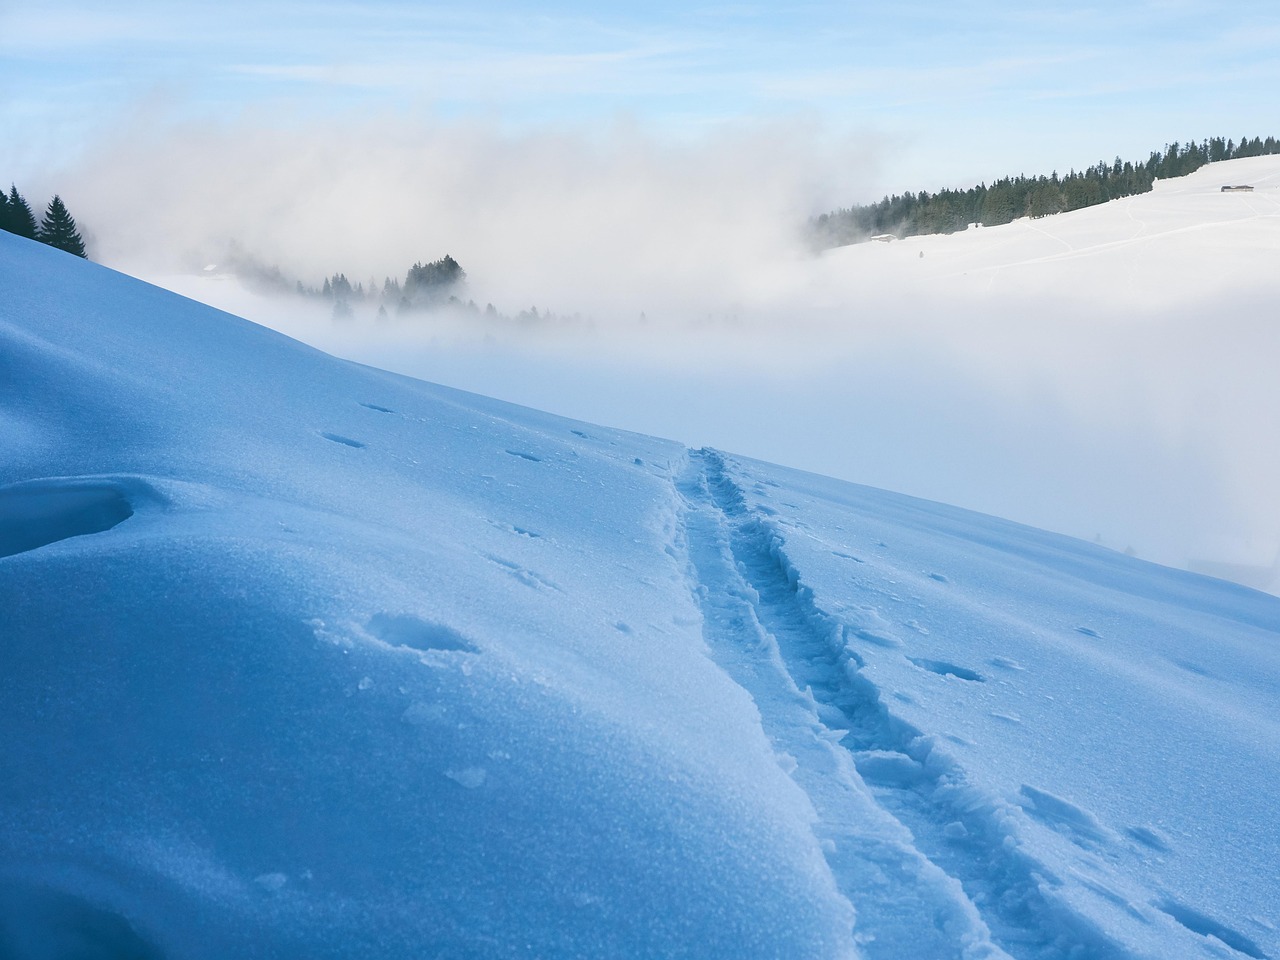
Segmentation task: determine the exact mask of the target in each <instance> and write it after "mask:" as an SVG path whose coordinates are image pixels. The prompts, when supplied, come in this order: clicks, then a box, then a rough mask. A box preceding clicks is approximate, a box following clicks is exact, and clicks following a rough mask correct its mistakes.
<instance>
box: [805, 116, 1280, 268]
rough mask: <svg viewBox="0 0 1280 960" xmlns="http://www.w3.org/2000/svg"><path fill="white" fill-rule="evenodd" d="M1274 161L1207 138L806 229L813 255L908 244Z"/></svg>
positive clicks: (895, 201)
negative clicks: (1200, 173)
mask: <svg viewBox="0 0 1280 960" xmlns="http://www.w3.org/2000/svg"><path fill="white" fill-rule="evenodd" d="M1274 153H1280V142H1277V140H1276V138H1275V137H1267V138H1266V139H1265V140H1264V139H1263V138H1261V137H1254V138H1253V139H1252V140H1250V139H1249V138H1247V137H1245V138H1242V139H1241V140H1240V142H1239V143H1236V142H1235V141H1233V140H1224V139H1223V138H1221V137H1215V138H1213V139H1209V140H1202V141H1200V142H1199V143H1194V142H1190V143H1186V144H1181V143H1176V142H1175V143H1171V144H1168V145H1167V146H1166V147H1165V148H1164V149H1163V150H1155V151H1152V153H1151V155H1150V156H1149V157H1148V158H1147V160H1146V161H1145V162H1141V163H1132V162H1127V161H1123V160H1121V159H1120V158H1119V157H1116V158H1115V160H1114V161H1113V162H1111V163H1107V162H1106V161H1105V160H1100V161H1098V163H1096V164H1095V165H1094V166H1091V167H1088V168H1087V169H1085V170H1080V171H1076V170H1072V171H1070V172H1069V173H1067V174H1066V176H1059V175H1058V173H1057V171H1055V172H1054V173H1053V174H1051V175H1050V176H1047V177H1046V176H1043V175H1042V176H1038V177H1027V176H1022V175H1019V176H1016V177H1005V178H1003V179H1001V180H997V181H995V182H994V183H991V184H989V185H988V184H985V183H983V184H979V185H978V186H976V187H970V188H969V189H967V190H940V191H938V192H937V193H932V194H931V193H928V192H927V191H924V190H921V191H920V192H919V193H904V194H902V195H901V196H899V195H896V194H895V195H894V196H891V197H885V198H884V199H883V200H881V201H880V202H879V203H872V204H867V205H865V206H853V207H845V208H842V209H839V210H835V211H833V212H831V213H824V214H822V215H821V216H819V217H815V218H814V219H813V220H811V221H810V223H809V228H810V238H811V242H812V243H813V245H814V247H815V248H817V249H827V248H830V247H839V246H845V245H847V244H851V243H858V242H860V241H863V240H868V239H870V238H871V237H874V236H886V235H887V236H894V237H899V238H900V237H911V236H917V235H920V234H928V233H955V232H956V231H959V230H964V229H965V228H966V227H968V226H969V224H971V223H980V224H983V225H984V226H989V227H990V226H996V225H998V224H1002V223H1009V222H1011V221H1013V220H1016V219H1018V218H1019V217H1044V216H1049V215H1050V214H1054V213H1065V212H1066V211H1068V210H1078V209H1080V208H1081V207H1090V206H1093V205H1095V204H1099V203H1106V202H1107V201H1108V200H1116V199H1119V198H1120V197H1128V196H1133V195H1134V194H1139V193H1147V192H1148V191H1150V190H1151V185H1152V184H1153V183H1154V182H1155V181H1156V180H1169V179H1172V178H1174V177H1184V176H1186V175H1187V174H1189V173H1192V172H1193V171H1195V170H1198V169H1200V168H1201V167H1203V166H1204V165H1205V164H1207V163H1215V162H1217V161H1219V160H1236V159H1239V158H1241V157H1260V156H1265V155H1269V154H1274Z"/></svg>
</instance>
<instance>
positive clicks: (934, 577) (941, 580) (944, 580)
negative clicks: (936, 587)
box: [929, 573, 951, 583]
mask: <svg viewBox="0 0 1280 960" xmlns="http://www.w3.org/2000/svg"><path fill="white" fill-rule="evenodd" d="M929 579H930V580H937V581H938V582H939V583H950V582H951V581H950V580H948V579H947V578H946V577H945V576H943V575H942V574H940V573H931V574H929Z"/></svg>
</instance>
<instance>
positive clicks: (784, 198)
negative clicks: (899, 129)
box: [59, 118, 875, 323]
mask: <svg viewBox="0 0 1280 960" xmlns="http://www.w3.org/2000/svg"><path fill="white" fill-rule="evenodd" d="M874 156H875V151H874V148H873V145H872V144H869V143H868V144H859V143H851V142H846V143H843V144H835V145H833V144H831V143H829V142H827V141H826V140H825V139H824V138H823V136H822V135H821V133H820V132H819V131H818V130H816V129H814V128H810V127H807V126H805V125H804V124H800V123H795V124H785V123H779V124H776V125H750V126H743V127H740V128H734V129H728V128H725V129H719V130H716V131H709V132H707V133H706V134H705V135H704V136H701V137H698V138H695V139H692V140H690V141H689V142H685V143H673V142H671V141H670V140H663V139H659V138H656V137H654V136H650V135H647V134H646V133H644V132H643V131H641V130H640V129H639V128H637V127H635V126H633V125H630V124H627V123H626V122H623V121H619V122H618V123H617V124H616V125H614V126H613V127H612V128H611V129H608V130H605V131H600V132H594V133H588V132H584V131H575V130H569V129H566V130H562V131H555V130H537V131H531V132H504V131H502V130H500V129H498V128H497V127H495V126H492V125H485V124H468V123H454V124H428V123H409V122H405V121H404V120H403V118H401V119H387V120H378V121H355V120H353V121H351V122H350V123H348V124H347V125H345V126H339V127H338V128H336V129H335V127H333V126H325V127H323V128H315V127H307V126H301V127H297V128H289V127H288V126H285V127H281V126H280V124H279V122H278V121H276V120H273V121H272V122H270V123H262V124H258V123H255V122H252V121H246V122H244V123H242V124H238V125H230V126H221V127H218V126H213V127H195V128H190V129H175V128H164V127H161V128H160V129H158V130H153V129H152V128H151V127H150V126H149V125H147V124H143V125H141V126H140V127H139V128H138V129H134V130H129V131H125V132H122V133H120V134H119V135H118V136H116V137H114V138H113V139H112V140H110V141H108V142H106V143H103V144H100V145H98V146H97V147H96V148H95V149H94V150H93V151H92V154H91V156H90V157H89V159H87V160H86V161H85V162H83V163H81V164H78V165H76V166H73V167H71V168H69V169H67V170H65V171H62V172H61V173H59V178H60V180H61V182H62V187H61V189H62V190H63V193H64V195H66V196H69V197H74V202H75V209H76V211H77V216H78V217H79V219H80V220H81V222H82V223H83V224H85V225H86V226H91V227H92V228H93V232H94V235H93V236H92V238H91V239H92V245H93V256H94V258H95V259H97V260H99V261H101V262H103V263H106V264H108V265H111V266H117V267H120V268H122V269H126V270H131V271H140V272H147V273H151V274H157V273H179V272H195V271H198V270H200V269H203V268H204V267H206V266H216V267H218V268H221V267H223V266H225V265H226V264H227V263H228V261H229V260H231V259H236V260H238V261H240V262H241V263H242V264H253V265H257V266H259V267H261V268H264V269H266V270H271V269H278V270H279V271H280V274H281V276H282V277H283V278H285V280H286V281H287V282H288V284H289V285H290V286H291V285H292V284H293V282H294V281H298V280H300V281H301V282H302V283H303V284H304V285H306V286H314V287H316V288H319V287H320V285H321V283H322V282H323V280H324V278H326V277H329V276H330V275H332V274H335V273H343V274H344V275H345V276H346V277H347V278H349V280H350V281H351V283H352V284H353V285H354V284H355V283H357V282H361V283H364V284H366V286H367V285H368V284H369V283H370V282H371V281H372V282H373V283H376V284H377V285H378V286H379V288H380V287H381V285H382V283H383V280H384V279H385V278H387V277H391V278H392V279H399V280H400V281H401V282H403V280H404V277H405V272H406V270H407V269H408V268H409V266H410V265H411V264H413V263H415V262H418V261H423V262H428V261H432V260H435V259H437V258H440V257H443V256H444V255H446V254H448V255H451V256H452V257H454V258H455V259H456V260H458V261H459V262H460V263H461V264H462V266H463V268H464V269H465V270H466V271H467V274H468V283H467V290H466V294H465V298H469V299H474V300H475V301H476V302H477V303H478V304H479V305H480V306H481V307H483V306H484V305H485V304H486V303H493V304H495V306H496V308H497V309H498V310H500V311H502V312H504V313H507V314H511V315H514V314H516V313H518V312H519V311H521V310H526V309H528V308H530V307H536V308H538V309H539V310H541V311H545V310H552V311H555V312H557V313H561V314H566V315H572V314H579V315H583V316H589V317H591V318H593V319H596V320H599V321H601V322H606V323H609V322H617V321H626V320H631V319H634V318H637V317H638V316H640V315H641V314H651V313H655V312H656V313H666V314H674V313H680V314H682V315H693V316H696V315H705V314H708V313H710V314H717V313H722V312H724V311H725V310H726V309H732V308H733V306H734V304H735V300H736V298H739V297H744V296H745V297H747V298H753V297H758V296H768V295H769V292H770V290H771V289H772V286H773V285H775V284H776V283H777V282H778V281H777V280H776V279H775V278H774V276H773V271H772V270H770V269H769V265H781V264H784V263H786V262H787V261H789V260H793V259H795V258H796V257H799V256H803V255H805V249H804V243H803V240H802V237H801V233H802V230H803V228H804V225H805V222H806V219H807V218H808V217H809V216H810V215H811V214H814V213H818V212H821V211H823V210H825V209H827V208H829V207H830V206H831V205H834V204H835V203H836V202H837V200H838V199H839V198H841V197H845V196H848V194H849V192H850V191H851V189H852V188H853V184H854V183H855V182H857V181H859V180H865V179H866V174H867V171H868V170H870V169H871V168H872V167H873V165H874V164H873V160H874Z"/></svg>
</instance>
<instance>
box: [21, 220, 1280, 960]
mask: <svg viewBox="0 0 1280 960" xmlns="http://www.w3.org/2000/svg"><path fill="white" fill-rule="evenodd" d="M0 291H2V292H3V298H2V300H0V370H2V371H3V378H2V379H0V390H3V394H0V396H3V401H2V405H0V445H2V448H3V449H4V450H5V454H6V455H5V457H4V458H3V460H2V461H0V610H3V611H4V615H3V619H2V620H0V657H2V658H3V659H2V660H0V667H2V670H0V717H2V723H3V729H4V730H5V731H6V735H5V737H4V738H2V739H0V762H3V766H4V769H5V770H6V771H8V773H7V775H6V777H5V779H4V780H3V781H2V782H3V787H2V788H0V956H4V957H15V958H23V960H36V958H49V957H66V956H101V957H124V956H147V957H166V958H203V957H210V958H212V957H229V956H264V957H277V956H279V957H285V956H309V957H330V956H331V957H375V956H376V957H380V958H384V957H421V956H483V957H503V956H540V957H552V956H555V957H575V956H582V957H586V956H591V957H601V956H628V957H643V956H653V957H658V956H663V957H666V956H697V957H718V956H734V957H743V956H746V957H815V958H816V957H840V956H848V957H853V956H865V957H921V958H935V957H1002V956H1012V957H1017V958H1031V957H1069V956H1071V957H1074V956H1098V957H1130V956H1133V957H1151V958H1156V957H1170V956H1179V957H1202V956H1203V957H1223V956H1239V955H1244V956H1253V957H1262V956H1271V957H1280V930H1278V929H1277V924H1280V914H1278V913H1277V911H1276V907H1275V902H1276V901H1277V900H1280V897H1278V896H1277V894H1280V880H1278V879H1277V867H1276V865H1277V863H1280V830H1278V828H1277V823H1278V822H1280V817H1277V813H1278V812H1280V811H1278V810H1277V804H1276V801H1275V798H1274V793H1273V791H1274V784H1275V783H1276V782H1278V775H1280V727H1278V726H1277V723H1276V720H1275V717H1274V705H1275V703H1276V702H1277V694H1278V693H1280V650H1278V649H1277V646H1276V638H1277V631H1278V629H1280V600H1277V599H1276V598H1273V597H1269V596H1265V595H1262V594H1257V593H1253V592H1250V591H1248V590H1245V589H1243V588H1239V587H1235V586H1230V585H1227V584H1224V583H1221V582H1218V581H1212V580H1207V579H1204V578H1199V577H1195V576H1192V575H1189V574H1181V573H1176V572H1173V571H1170V570H1167V569H1164V568H1160V567H1155V566H1152V565H1149V564H1144V563H1141V562H1139V561H1135V560H1130V559H1127V558H1125V557H1123V556H1120V555H1118V554H1114V553H1111V552H1109V551H1103V550H1099V549H1096V548H1093V547H1089V546H1086V545H1084V544H1081V543H1079V542H1077V541H1071V540H1066V539H1063V538H1060V537H1056V536H1052V535H1049V534H1045V533H1041V532H1038V531H1035V530H1031V529H1028V528H1025V527H1019V526H1016V525H1013V524H1009V523H1006V522H1003V521H999V520H994V519H991V518H988V517H982V516H979V515H976V514H970V513H965V512H963V511H958V510H954V509H951V508H945V507H941V506H938V505H935V504H930V503H925V502H923V501H916V500H911V499H908V498H904V497H899V496H895V495H892V494H887V493H882V492H878V491H874V490H870V489H867V488H863V487H856V486H852V485H849V484H846V483H841V482H838V481H834V480H826V479H823V478H819V477H815V476H812V475H809V474H802V473H797V472H794V471H789V470H786V469H783V468H781V467H774V466H770V465H767V464H762V463H759V462H754V461H748V460H739V459H734V458H732V457H729V456H726V455H722V454H719V453H716V452H713V451H690V450H686V449H684V448H683V447H681V446H679V445H676V444H672V443H670V442H667V441H662V440H657V439H653V438H649V437H643V436H638V435H634V434H626V433H621V432H618V431H612V430H606V429H602V428H599V427H594V426H590V425H587V424H582V423H575V422H572V421H566V420H563V419H560V418H557V417H553V416H549V415H545V414H539V413H536V412H534V411H531V410H527V409H522V408H518V407H513V406H510V405H507V404H502V403H499V402H496V401H492V400H486V399H484V398H482V397H478V396H474V395H468V394H463V393H459V392H457V391H453V390H448V389H445V388H441V387H436V386H432V385H430V384H425V383H421V382H417V381H413V380H409V379H406V378H403V377H399V376H395V375H392V374H388V373H384V372H381V371H378V370H375V369H372V368H368V367H362V366H358V365H355V364H351V363H348V362H345V361H339V360H335V359H333V358H331V357H328V356H326V355H324V354H321V353H319V352H317V351H315V350H312V349H310V348H308V347H304V346H302V345H300V344H298V343H296V342H294V341H291V340H289V339H287V338H285V337H283V336H281V335H279V334H276V333H272V332H270V331H267V330H265V329H263V328H260V327H256V326H254V325H252V324H250V323H247V322H245V321H242V320H238V319H236V318H234V317H230V316H228V315H225V314H220V313H217V312H216V311H213V310H211V309H209V308H207V307H204V306H201V305H199V304H196V303H194V302H191V301H187V300H183V299H181V298H179V297H176V296H173V295H172V294H169V293H165V292H163V291H160V290H157V289H155V288H151V287H148V286H146V285H145V284H142V283H139V282H137V281H134V280H131V279H129V278H126V277H123V276H121V275H118V274H113V273H111V272H110V271H108V270H105V269H103V268H101V267H97V266H95V265H92V264H86V263H83V262H81V261H77V260H74V259H73V258H70V257H67V256H65V255H62V254H60V253H57V252H56V251H52V250H49V249H47V248H44V247H40V246H38V245H35V244H31V243H27V242H25V241H21V240H18V239H16V238H13V237H10V236H7V235H4V236H0ZM94 951H96V952H94Z"/></svg>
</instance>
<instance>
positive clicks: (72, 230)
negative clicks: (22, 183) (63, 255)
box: [0, 184, 89, 260]
mask: <svg viewBox="0 0 1280 960" xmlns="http://www.w3.org/2000/svg"><path fill="white" fill-rule="evenodd" d="M0 230H5V231H7V232H9V233H13V234H17V235H18V236H19V237H26V238H27V239H28V240H38V241H40V242H41V243H46V244H48V245H49V246H51V247H56V248H57V249H59V250H65V251H66V252H67V253H72V254H75V255H76V256H77V257H84V258H85V259H86V260H87V259H88V257H89V254H88V253H86V252H85V249H84V238H82V237H81V236H80V231H79V229H78V228H77V227H76V219H75V217H73V216H71V213H70V212H69V211H68V210H67V206H66V204H64V203H63V202H62V198H61V197H59V196H58V195H57V194H54V196H53V199H52V200H50V201H49V205H48V206H47V207H46V208H45V212H44V218H43V219H42V220H41V221H40V222H39V223H36V217H35V214H34V213H32V212H31V205H30V204H29V203H27V201H26V198H25V197H23V196H22V194H20V193H19V192H18V188H17V187H16V186H14V185H12V184H11V185H10V187H9V193H8V194H7V195H6V194H5V192H4V191H3V190H0Z"/></svg>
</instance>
